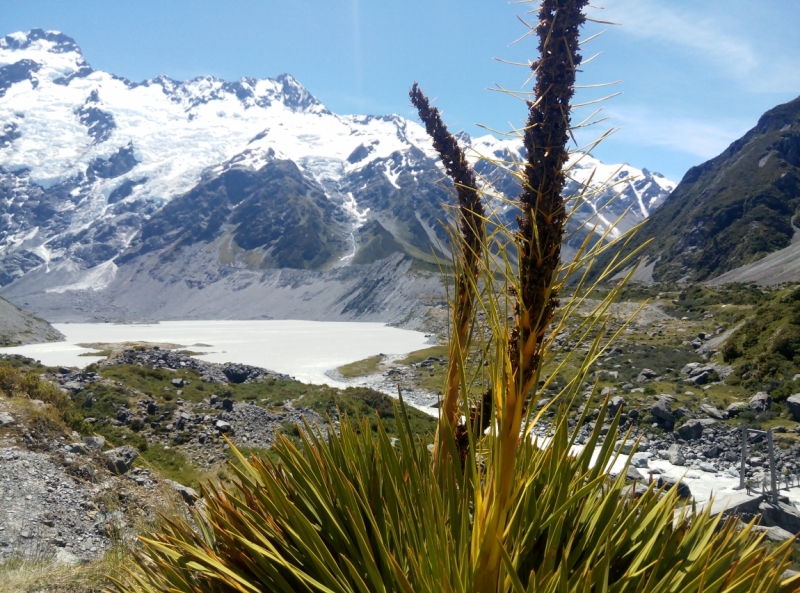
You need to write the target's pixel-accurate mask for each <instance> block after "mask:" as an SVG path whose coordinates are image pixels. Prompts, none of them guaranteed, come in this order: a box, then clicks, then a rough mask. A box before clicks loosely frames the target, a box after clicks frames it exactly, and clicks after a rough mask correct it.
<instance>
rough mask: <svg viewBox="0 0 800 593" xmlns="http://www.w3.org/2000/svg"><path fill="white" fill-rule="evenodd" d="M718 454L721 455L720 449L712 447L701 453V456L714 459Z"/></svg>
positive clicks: (715, 446)
mask: <svg viewBox="0 0 800 593" xmlns="http://www.w3.org/2000/svg"><path fill="white" fill-rule="evenodd" d="M720 453H721V450H720V448H719V447H718V446H717V445H712V446H711V447H709V448H708V449H706V450H705V451H704V452H703V455H705V456H706V457H708V458H709V459H714V458H716V457H719V454H720Z"/></svg>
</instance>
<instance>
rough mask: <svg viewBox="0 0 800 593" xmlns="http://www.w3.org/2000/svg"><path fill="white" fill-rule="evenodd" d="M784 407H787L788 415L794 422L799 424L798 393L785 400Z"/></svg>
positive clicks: (799, 406)
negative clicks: (789, 414)
mask: <svg viewBox="0 0 800 593" xmlns="http://www.w3.org/2000/svg"><path fill="white" fill-rule="evenodd" d="M786 405H787V406H788V407H789V413H791V415H792V419H794V420H795V422H800V393H795V394H794V395H790V396H789V398H788V399H787V400H786Z"/></svg>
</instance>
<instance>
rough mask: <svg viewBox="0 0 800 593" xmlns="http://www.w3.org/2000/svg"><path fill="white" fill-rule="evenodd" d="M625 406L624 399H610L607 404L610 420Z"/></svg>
mask: <svg viewBox="0 0 800 593" xmlns="http://www.w3.org/2000/svg"><path fill="white" fill-rule="evenodd" d="M623 406H625V398H622V397H620V396H618V395H617V396H616V397H612V398H611V399H610V400H609V402H608V415H609V416H611V417H612V418H613V417H614V416H616V415H617V411H618V410H619V409H620V408H622V407H623Z"/></svg>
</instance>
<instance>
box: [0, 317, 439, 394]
mask: <svg viewBox="0 0 800 593" xmlns="http://www.w3.org/2000/svg"><path fill="white" fill-rule="evenodd" d="M53 326H54V327H55V328H56V329H58V330H59V331H60V332H61V333H63V334H64V335H65V336H66V338H67V339H66V341H64V342H49V343H46V344H31V345H28V346H18V347H13V348H0V353H9V354H11V353H15V354H22V355H24V356H28V357H30V358H33V359H36V360H41V361H42V363H43V364H46V365H51V366H74V367H81V368H82V367H84V366H86V365H88V364H90V363H92V362H96V361H97V360H101V359H100V358H96V357H90V356H80V355H81V354H85V353H87V352H91V351H92V350H91V349H87V348H82V347H80V346H78V344H87V343H118V342H162V343H164V342H166V343H171V344H179V345H181V346H182V347H185V348H187V349H189V350H192V351H194V352H201V353H202V354H200V355H198V356H197V358H199V359H201V360H206V361H208V362H219V363H223V362H238V363H242V364H249V365H253V366H259V367H264V368H267V369H270V370H273V371H277V372H279V373H285V374H287V375H291V376H292V377H295V378H296V379H297V380H299V381H303V382H305V383H316V384H324V383H327V384H328V385H337V386H338V385H341V384H340V383H338V382H336V381H334V380H333V379H331V378H330V377H328V376H326V375H325V371H328V370H331V369H335V368H336V367H339V366H341V365H343V364H347V363H350V362H355V361H357V360H361V359H364V358H367V357H369V356H374V355H376V354H381V353H384V354H405V353H407V352H412V351H414V350H419V349H421V348H424V347H425V346H426V344H427V343H428V338H426V337H425V335H424V334H422V333H420V332H416V331H411V330H405V329H397V328H395V327H389V326H387V325H384V324H382V323H358V322H327V321H296V320H295V321H292V320H289V321H275V320H269V321H265V320H253V321H162V322H160V323H155V324H130V325H123V324H111V323H57V324H53Z"/></svg>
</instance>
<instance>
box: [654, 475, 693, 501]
mask: <svg viewBox="0 0 800 593" xmlns="http://www.w3.org/2000/svg"><path fill="white" fill-rule="evenodd" d="M656 486H658V487H659V488H664V487H666V489H667V490H672V489H673V488H677V489H678V496H680V497H681V498H691V497H692V490H691V488H689V485H688V484H686V482H682V481H681V480H676V479H675V478H670V477H668V476H658V482H656Z"/></svg>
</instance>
